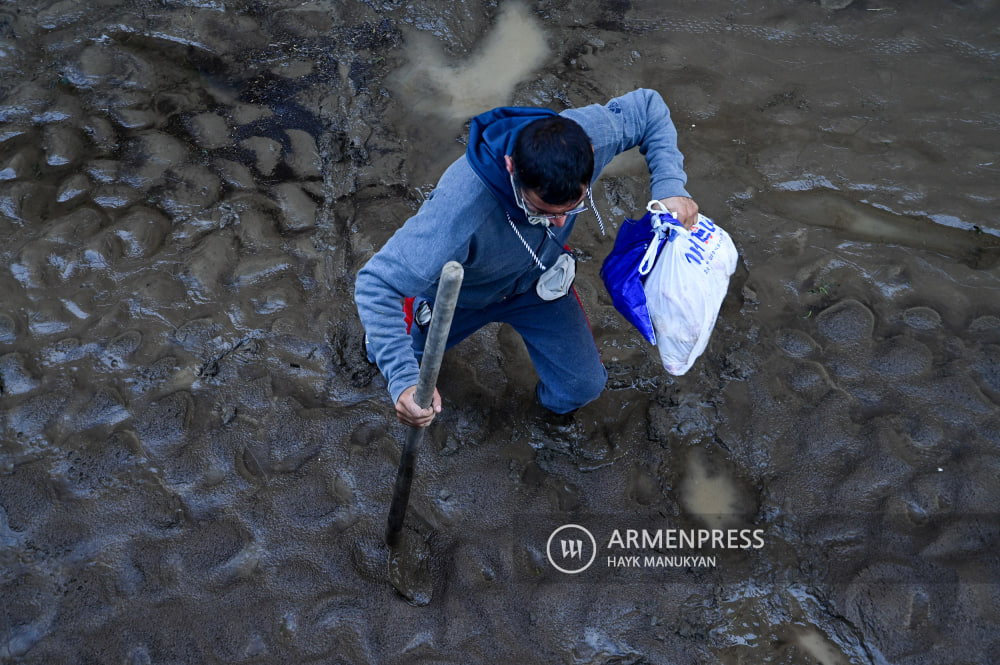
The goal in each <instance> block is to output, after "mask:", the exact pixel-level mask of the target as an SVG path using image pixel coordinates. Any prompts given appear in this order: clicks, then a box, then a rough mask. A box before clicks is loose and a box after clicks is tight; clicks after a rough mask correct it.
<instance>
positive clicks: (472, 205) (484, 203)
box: [425, 155, 497, 217]
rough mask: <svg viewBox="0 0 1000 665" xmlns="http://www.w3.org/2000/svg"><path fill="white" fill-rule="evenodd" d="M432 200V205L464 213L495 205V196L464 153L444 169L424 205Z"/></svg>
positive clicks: (486, 208) (482, 209)
mask: <svg viewBox="0 0 1000 665" xmlns="http://www.w3.org/2000/svg"><path fill="white" fill-rule="evenodd" d="M432 201H433V202H434V206H433V207H438V206H448V207H450V208H452V209H454V210H455V211H456V212H459V213H461V214H466V215H467V214H468V213H469V212H470V211H471V210H481V211H485V210H488V209H491V208H492V207H494V206H496V205H497V201H496V198H495V197H494V196H493V194H491V193H490V190H489V189H488V188H487V187H486V185H485V184H483V181H482V180H480V179H479V176H478V175H476V172H475V171H473V170H472V166H471V165H470V164H469V160H468V159H466V157H465V155H462V156H461V157H459V158H458V159H456V160H455V161H454V162H452V163H451V165H450V166H449V167H448V168H447V169H445V172H444V174H442V175H441V178H440V179H439V180H438V184H437V186H436V187H435V188H434V190H433V191H432V192H431V194H430V196H429V197H428V199H427V201H426V202H425V205H426V204H427V203H430V202H432ZM473 217H477V216H473Z"/></svg>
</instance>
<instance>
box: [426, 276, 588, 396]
mask: <svg viewBox="0 0 1000 665" xmlns="http://www.w3.org/2000/svg"><path fill="white" fill-rule="evenodd" d="M496 321H499V322H501V323H506V324H509V325H510V326H511V327H513V328H514V330H516V331H517V332H518V334H519V335H521V338H522V339H523V340H524V345H525V346H526V347H527V349H528V354H529V355H530V356H531V361H532V363H534V365H535V371H536V372H538V385H537V387H536V388H535V390H536V391H537V395H538V401H539V402H540V403H541V405H542V406H544V407H545V408H547V409H549V410H551V411H555V412H556V413H569V412H570V411H573V410H574V409H578V408H580V407H581V406H583V405H584V404H587V403H588V402H592V401H593V400H595V399H597V397H598V396H599V395H600V394H601V391H603V390H604V385H605V383H607V380H608V372H607V370H606V369H604V365H603V364H602V363H601V357H600V354H599V353H598V351H597V344H596V343H595V342H594V335H593V333H592V332H591V331H590V324H589V323H588V322H587V316H586V314H585V313H584V311H583V306H582V305H581V304H580V301H579V300H578V299H577V297H576V291H575V290H574V291H570V293H568V294H567V295H565V296H563V297H562V298H559V299H557V300H550V301H545V300H542V299H541V298H539V297H538V295H537V294H536V293H535V290H534V289H531V290H529V291H528V292H526V293H523V294H521V295H519V296H514V297H513V298H508V299H507V300H503V301H501V302H498V303H495V304H493V305H490V306H489V307H486V308H484V309H463V308H457V309H456V310H455V317H454V319H452V323H451V330H450V332H449V335H448V345H447V346H448V348H451V347H453V346H455V345H456V344H458V343H459V342H461V341H462V340H463V339H465V338H466V337H468V336H469V335H471V334H473V333H474V332H476V331H477V330H479V329H480V328H482V327H483V326H485V325H486V324H488V323H493V322H496ZM411 336H412V337H413V349H414V352H415V353H416V354H417V358H418V359H419V358H420V356H421V355H422V354H423V348H424V342H425V341H426V336H425V335H424V333H423V332H421V331H420V329H419V328H418V327H417V326H416V325H414V326H413V328H412V330H411Z"/></svg>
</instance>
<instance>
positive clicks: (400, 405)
mask: <svg viewBox="0 0 1000 665" xmlns="http://www.w3.org/2000/svg"><path fill="white" fill-rule="evenodd" d="M416 392H417V387H416V386H410V387H409V388H407V389H406V390H404V391H403V394H401V395H400V396H399V399H398V400H396V417H397V418H399V422H401V423H403V424H404V425H408V426H410V427H427V426H428V425H430V424H431V421H432V420H434V416H436V415H437V414H439V413H441V395H440V394H438V391H437V388H435V389H434V397H433V399H432V400H431V406H429V407H428V408H426V409H421V408H420V407H419V406H417V402H416V401H415V400H414V398H413V397H414V394H415V393H416Z"/></svg>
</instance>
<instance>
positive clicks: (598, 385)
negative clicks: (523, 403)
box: [536, 365, 608, 413]
mask: <svg viewBox="0 0 1000 665" xmlns="http://www.w3.org/2000/svg"><path fill="white" fill-rule="evenodd" d="M607 382H608V372H607V370H606V369H604V365H599V366H598V369H595V370H593V371H591V372H587V373H584V374H576V375H574V376H573V380H572V381H569V382H567V383H566V384H564V385H562V386H551V387H550V386H545V385H544V384H542V383H539V384H538V386H537V387H536V395H537V397H538V401H539V402H540V403H541V404H542V406H544V407H545V408H547V409H549V410H550V411H554V412H556V413H569V412H570V411H576V410H577V409H579V408H580V407H582V406H585V405H587V404H590V403H591V402H593V401H594V400H595V399H597V398H598V397H600V396H601V393H602V392H604V386H605V385H606V384H607Z"/></svg>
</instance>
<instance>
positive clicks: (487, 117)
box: [465, 106, 557, 222]
mask: <svg viewBox="0 0 1000 665" xmlns="http://www.w3.org/2000/svg"><path fill="white" fill-rule="evenodd" d="M552 115H557V114H556V112H555V111H551V110H549V109H543V108H532V107H525V106H501V107H500V108H495V109H493V110H492V111H487V112H486V113H482V114H480V115H477V116H476V117H475V118H473V119H472V122H471V124H470V126H469V147H468V148H466V150H465V156H466V158H467V159H468V160H469V165H470V166H471V167H472V170H473V171H475V172H476V175H478V176H479V179H480V180H481V181H482V182H483V184H484V185H486V187H487V189H489V190H490V193H492V194H493V197H494V198H495V199H496V200H497V201H499V202H500V205H502V206H503V208H504V210H506V211H507V213H508V214H509V215H510V216H511V219H516V220H518V221H522V222H526V221H527V215H525V213H524V211H523V210H521V208H520V207H518V205H517V201H516V200H515V199H514V191H513V190H512V189H511V186H510V174H508V172H507V165H506V164H505V163H504V159H503V158H504V155H509V154H511V153H512V152H513V150H514V141H515V140H516V139H517V134H518V132H519V131H521V128H522V127H524V126H525V125H527V124H528V123H530V122H532V121H534V120H538V119H539V118H545V117H547V116H552Z"/></svg>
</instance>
